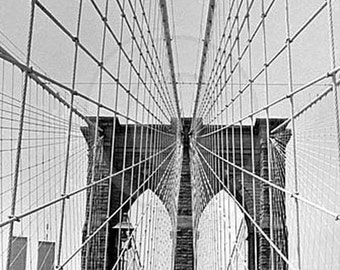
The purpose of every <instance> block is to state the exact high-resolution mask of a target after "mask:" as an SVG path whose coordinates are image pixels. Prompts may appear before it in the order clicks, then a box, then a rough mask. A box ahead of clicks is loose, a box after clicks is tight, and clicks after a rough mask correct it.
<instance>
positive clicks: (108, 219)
mask: <svg viewBox="0 0 340 270" xmlns="http://www.w3.org/2000/svg"><path fill="white" fill-rule="evenodd" d="M175 149H176V148H174V149H173V150H172V151H171V152H170V153H169V155H167V157H166V158H165V159H164V160H163V161H162V162H161V163H160V165H159V166H158V167H157V168H156V169H155V170H154V171H153V172H152V174H150V175H149V176H148V178H147V179H146V180H145V181H144V182H143V184H141V185H140V186H139V187H138V188H137V189H136V190H135V191H134V192H133V193H132V194H131V195H130V196H129V198H127V199H126V200H125V201H124V202H123V203H122V204H121V205H120V206H119V208H117V209H116V211H115V212H113V213H112V214H111V215H110V216H109V217H108V218H107V219H106V220H105V221H104V222H103V223H102V224H101V225H100V226H99V227H98V228H97V229H96V230H95V231H94V232H93V233H92V234H91V235H90V236H89V237H88V238H87V239H86V240H85V241H84V242H83V243H82V244H81V246H79V247H78V248H77V249H76V250H75V251H74V252H73V253H72V255H70V256H69V257H68V258H67V259H66V260H65V261H64V262H63V263H62V264H61V265H60V266H59V267H58V269H63V267H64V266H65V265H66V264H67V263H68V262H69V261H70V260H72V258H73V257H74V256H75V255H77V253H79V252H80V251H81V250H82V249H83V247H84V246H85V245H87V243H89V242H90V241H91V240H92V238H93V237H94V236H95V235H97V233H98V232H99V231H100V230H101V229H103V228H104V227H105V225H106V224H107V223H108V222H109V221H110V220H111V219H112V218H113V217H114V216H115V215H116V214H118V213H119V211H120V210H121V209H122V208H123V207H124V206H125V204H127V203H128V202H129V201H130V198H132V197H133V196H135V195H136V194H137V192H139V190H140V189H141V188H142V187H144V186H145V184H147V183H148V182H149V180H150V179H151V178H152V176H153V175H154V174H155V173H156V172H157V171H158V170H159V169H160V168H161V167H162V166H163V165H164V163H165V161H166V160H167V159H168V158H169V157H170V156H171V155H172V154H173V153H175ZM174 157H176V155H173V157H172V159H173V158H174ZM166 172H167V171H165V172H164V173H163V176H164V175H165V174H166ZM163 179H164V178H163V177H162V179H161V181H162V180H163ZM161 181H160V182H159V185H160V183H161Z"/></svg>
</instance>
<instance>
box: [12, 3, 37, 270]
mask: <svg viewBox="0 0 340 270" xmlns="http://www.w3.org/2000/svg"><path fill="white" fill-rule="evenodd" d="M34 15H35V1H34V0H31V12H30V23H29V30H28V42H27V56H26V67H27V68H28V69H27V71H26V72H25V81H24V87H23V90H22V96H21V106H20V122H19V132H18V141H17V148H16V149H17V150H16V157H15V169H14V182H13V189H12V202H11V216H15V210H16V198H17V191H18V182H19V167H20V158H21V146H22V137H23V131H24V118H25V107H26V96H27V89H28V77H29V66H30V62H31V49H32V40H33V24H34ZM13 230H14V222H11V223H10V226H9V233H8V249H7V264H6V269H7V270H10V267H11V253H12V238H13Z"/></svg>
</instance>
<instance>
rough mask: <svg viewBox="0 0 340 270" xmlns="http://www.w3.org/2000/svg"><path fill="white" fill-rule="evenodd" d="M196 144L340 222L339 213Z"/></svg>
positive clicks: (234, 166) (199, 144)
mask: <svg viewBox="0 0 340 270" xmlns="http://www.w3.org/2000/svg"><path fill="white" fill-rule="evenodd" d="M196 143H197V145H198V146H200V147H201V148H202V149H203V150H205V151H206V152H208V153H210V154H212V155H213V156H215V157H217V158H218V159H220V160H222V161H223V162H225V163H227V164H228V165H230V166H232V167H233V168H236V169H237V170H239V171H241V172H243V173H246V174H248V175H249V176H251V177H253V178H255V179H257V180H259V181H261V182H263V183H265V184H267V185H269V186H271V187H273V188H275V189H277V190H280V191H282V192H284V193H286V194H288V195H290V196H291V197H292V198H295V199H298V200H300V201H301V202H304V203H306V204H308V205H309V206H311V207H313V208H315V209H318V210H320V211H322V212H324V213H326V214H328V215H330V216H332V217H334V218H335V221H340V214H339V213H335V212H333V211H331V210H329V209H327V208H325V207H323V206H320V205H319V204H316V203H314V202H311V201H310V200H307V199H306V198H303V197H301V196H300V195H299V194H297V193H295V192H292V191H289V190H287V189H285V188H282V187H280V186H279V185H276V184H274V183H273V182H269V181H268V180H266V179H264V178H263V177H261V176H258V175H256V174H254V173H252V172H250V171H248V170H246V169H244V168H242V167H240V166H238V165H236V164H235V163H233V162H230V161H229V160H227V159H225V158H223V157H221V156H219V155H217V154H215V153H214V152H213V151H211V150H209V149H208V148H206V147H205V146H204V145H202V144H201V143H199V142H196Z"/></svg>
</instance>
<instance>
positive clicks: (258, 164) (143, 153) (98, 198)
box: [82, 117, 289, 270]
mask: <svg viewBox="0 0 340 270" xmlns="http://www.w3.org/2000/svg"><path fill="white" fill-rule="evenodd" d="M92 120H94V118H93V119H92ZM282 122H283V120H282V119H271V121H270V129H272V128H274V127H276V126H278V125H279V124H280V123H282ZM182 123H183V131H182V144H183V151H182V153H183V159H182V173H181V176H180V189H179V194H175V193H171V192H170V193H169V194H170V196H168V197H167V198H166V199H165V198H163V197H161V196H160V194H159V192H158V191H157V190H155V187H156V186H157V177H154V179H153V180H152V184H150V185H148V186H145V188H143V191H145V189H150V190H152V191H154V192H155V194H156V195H157V196H160V199H161V201H162V202H163V204H164V206H165V207H166V209H167V210H168V213H169V215H170V218H171V220H172V222H173V226H174V228H173V230H174V231H176V232H177V233H176V238H174V239H173V245H174V255H175V258H174V269H175V270H182V269H183V270H184V269H186V270H188V269H195V263H194V262H195V258H194V246H195V243H194V238H195V237H194V234H195V233H196V230H197V228H198V223H199V218H200V216H201V214H202V212H203V211H204V207H205V206H206V205H207V204H208V203H209V200H211V199H212V198H211V196H209V195H208V191H207V190H205V188H204V187H203V186H202V184H201V183H199V182H193V181H192V179H191V175H190V159H191V158H193V155H195V153H194V151H192V149H190V137H191V136H194V135H192V134H189V127H190V123H191V119H188V118H187V119H182ZM114 126H115V127H114ZM99 127H100V128H101V131H100V141H99V142H98V145H97V149H100V151H99V152H98V153H99V154H98V157H96V158H95V159H94V160H95V162H96V164H95V176H94V178H93V179H94V181H98V180H99V179H102V178H104V177H106V176H108V175H110V172H111V173H115V172H119V171H120V170H122V168H123V155H124V142H125V144H126V152H125V155H126V156H127V157H128V158H127V159H126V160H130V161H131V162H132V161H134V162H138V161H140V160H144V159H145V157H147V156H149V155H150V154H152V153H151V152H152V151H155V152H157V151H159V149H158V150H153V149H155V147H153V146H151V145H150V144H151V143H152V142H151V140H150V138H151V136H152V134H151V133H152V131H150V130H152V129H148V128H146V127H135V126H132V125H131V126H127V129H126V126H124V125H121V124H120V123H119V122H118V120H117V121H116V123H114V122H113V118H111V117H102V118H100V121H99ZM157 128H158V129H161V130H163V131H164V133H165V134H166V133H169V134H173V135H174V136H168V137H167V139H165V140H163V145H161V146H160V148H162V149H165V148H166V147H168V146H169V145H171V144H172V143H175V140H176V136H175V135H176V128H175V124H173V125H169V126H162V127H159V126H158V127H157ZM217 128H218V127H217ZM113 130H115V134H113ZM82 132H83V134H84V137H85V138H86V141H87V143H88V146H89V173H88V183H90V182H91V179H92V174H91V170H90V168H92V161H93V156H92V155H93V151H92V149H93V144H94V142H93V138H94V130H93V129H92V128H90V127H84V128H83V129H82ZM240 132H241V130H240V127H239V126H234V127H230V128H228V129H227V132H225V131H224V133H223V134H222V135H221V136H220V138H222V140H223V141H224V142H223V144H222V142H219V143H220V144H221V145H222V146H224V148H223V157H224V158H225V159H229V160H231V159H232V157H233V156H234V158H235V164H236V165H238V166H240V165H241V153H240V149H241V145H240V141H241V140H240V136H242V138H243V140H242V141H243V163H242V164H243V168H244V169H246V170H249V171H251V170H252V165H251V164H252V162H251V161H252V157H251V153H252V151H251V132H253V138H254V148H255V151H254V153H255V173H256V174H257V175H259V176H261V177H263V178H264V179H268V155H267V147H268V146H267V137H266V121H265V120H264V119H258V120H257V121H256V123H255V125H254V127H253V128H251V127H250V126H243V127H242V134H240ZM232 134H234V135H233V136H234V140H235V141H234V148H233V149H234V150H235V153H233V149H232V148H231V145H232V142H231V138H232ZM287 134H289V132H288V131H284V137H285V138H288V139H289V136H287ZM113 136H114V140H113V139H112V138H113ZM125 136H127V140H125ZM288 139H287V140H286V141H285V143H287V141H288ZM227 140H229V143H227ZM112 142H114V151H113V160H112V159H111V158H112V149H113V148H112ZM200 143H202V144H204V145H205V146H206V147H207V148H209V149H211V150H212V151H214V150H216V149H214V147H216V144H215V145H209V142H208V141H204V139H201V140H200ZM136 145H141V147H137V148H138V149H140V151H139V150H138V151H136V150H133V149H137V148H136V147H135V148H134V146H136ZM221 145H219V147H220V148H219V149H221ZM227 145H229V149H227ZM98 146H99V147H98ZM169 151H170V150H169ZM169 151H164V152H163V153H162V154H161V159H165V158H166V156H167V155H168V154H169ZM168 162H169V161H166V162H165V163H164V164H165V167H166V164H167V163H168ZM111 166H112V167H111ZM129 166H131V163H130V164H125V168H127V167H129ZM151 166H152V162H146V163H145V164H143V166H142V169H141V170H133V169H131V170H127V171H126V172H125V173H124V176H123V177H124V181H123V183H124V190H130V192H128V193H127V194H124V198H123V200H124V201H125V199H126V198H128V197H129V196H130V194H133V193H134V192H135V191H136V188H137V183H138V181H139V183H141V182H140V181H143V180H145V179H146V178H147V177H148V174H149V173H150V170H149V168H151ZM110 167H111V168H110ZM161 170H163V171H164V169H161ZM278 170H282V168H275V167H274V168H272V181H274V182H275V181H276V182H275V183H276V184H278V185H281V186H284V183H282V181H281V182H278V181H279V180H278V179H279V178H278V177H275V175H277V174H280V173H282V172H279V171H278ZM242 177H244V183H245V186H244V188H243V191H242V181H241V179H242ZM121 179H122V174H117V175H114V176H113V177H112V179H111V180H112V181H111V185H110V184H109V181H103V182H101V183H100V184H98V185H96V186H95V188H93V190H92V195H90V193H88V197H87V207H86V221H85V224H84V230H83V240H84V241H85V240H86V238H87V235H88V234H89V233H91V232H93V231H94V230H96V229H97V228H98V226H99V225H100V224H101V223H102V222H103V221H104V220H105V219H106V218H107V217H108V216H110V214H112V213H114V212H115V211H117V209H118V208H119V207H120V190H121V183H122V181H121ZM210 181H211V183H213V179H210ZM224 183H225V185H226V186H227V187H228V188H229V190H230V192H231V193H232V194H233V195H235V196H236V198H237V200H238V201H239V202H242V201H244V202H245V208H246V210H247V212H248V213H249V214H250V216H251V217H252V218H254V219H256V222H257V223H258V224H260V226H261V229H262V230H263V231H264V232H266V233H268V234H269V231H270V222H269V188H268V185H267V184H264V183H262V182H260V181H255V198H253V192H252V190H253V179H252V177H249V176H248V175H247V174H243V176H242V173H241V172H240V171H239V170H233V169H232V167H231V166H227V171H226V174H225V179H224ZM177 184H178V183H167V185H168V186H167V187H164V188H167V189H169V190H172V189H174V185H177ZM234 184H235V185H236V186H235V187H234ZM215 187H216V188H215V189H214V193H215V194H217V193H218V192H219V191H220V187H219V186H215ZM193 189H195V190H196V191H197V190H200V193H199V194H200V196H201V197H202V198H201V199H202V200H201V204H202V205H203V207H202V208H201V212H200V213H196V214H195V219H193V215H192V209H193V208H194V205H192V204H193V202H192V201H191V198H192V196H191V194H192V190H193ZM109 192H110V193H111V201H110V202H108V194H109ZM234 192H236V194H234ZM140 194H141V192H137V193H136V194H135V196H133V198H132V199H131V201H130V202H129V203H127V204H126V205H124V206H123V212H127V211H128V209H129V207H130V206H131V205H132V203H133V202H134V201H135V200H136V199H137V198H138V196H139V195H140ZM242 194H244V198H243V197H242ZM276 195H279V196H276V197H275V200H281V201H280V202H279V203H281V204H283V205H284V196H283V194H276ZM196 201H199V200H196ZM177 202H178V205H177ZM203 202H205V203H203ZM254 202H255V206H254ZM254 209H256V215H254ZM275 211H281V212H282V211H285V209H282V208H280V209H274V212H275ZM277 216H283V217H285V213H280V215H277ZM118 217H119V215H116V216H115V217H114V218H113V219H112V220H111V221H110V226H109V228H112V227H113V226H114V225H115V224H117V223H118V221H119V220H118ZM246 221H247V227H248V238H247V241H248V268H249V269H255V264H254V261H255V249H256V250H258V253H257V261H258V269H260V270H267V269H268V270H269V269H270V263H271V260H270V253H271V250H270V245H269V243H268V242H267V241H266V240H265V239H264V238H263V237H262V235H261V234H260V233H258V232H257V234H255V233H254V228H253V226H251V222H250V220H249V219H246ZM274 224H281V225H280V226H278V225H277V226H278V227H275V228H273V232H274V236H275V239H274V241H275V243H276V244H277V245H278V246H279V247H280V249H281V250H282V251H283V253H284V254H286V255H287V230H286V226H285V220H283V221H282V220H280V222H274ZM176 225H177V227H175V226H176ZM108 233H109V239H108V242H106V240H105V234H106V231H105V230H101V231H100V233H99V234H98V235H97V237H96V238H95V239H94V240H93V241H92V242H91V243H95V244H90V245H89V247H88V248H87V249H85V248H84V249H83V250H82V269H87V270H92V269H111V268H112V266H113V264H114V262H115V261H116V258H117V254H118V252H117V247H116V244H115V239H116V238H117V235H116V234H117V232H115V231H114V230H112V229H109V232H108ZM254 238H256V240H257V241H256V242H257V247H255V246H254V243H255V241H254ZM106 250H107V254H108V256H107V261H106V265H104V257H105V252H106ZM274 264H275V269H277V270H285V266H284V264H283V263H282V262H281V261H280V260H279V259H278V257H277V256H274Z"/></svg>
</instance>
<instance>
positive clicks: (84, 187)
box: [0, 142, 176, 228]
mask: <svg viewBox="0 0 340 270" xmlns="http://www.w3.org/2000/svg"><path fill="white" fill-rule="evenodd" d="M175 145H176V142H174V143H172V144H171V145H169V146H168V147H166V148H165V149H163V150H162V151H159V152H158V153H156V154H154V155H151V156H149V157H147V158H146V159H144V160H142V161H139V162H137V163H136V164H133V165H131V166H129V167H126V168H125V169H124V170H120V171H119V172H116V173H113V174H111V175H108V176H106V177H104V178H102V179H99V180H98V181H96V182H94V183H92V184H89V185H86V186H83V187H81V188H79V189H77V190H74V191H72V192H69V193H67V194H62V195H61V196H60V197H59V198H56V199H54V200H52V201H50V202H47V203H45V204H43V205H40V206H38V207H36V208H34V209H31V210H29V211H27V212H24V213H21V214H19V215H16V216H13V217H9V218H8V220H6V221H2V222H1V223H0V228H1V227H4V226H6V225H8V224H10V223H13V222H14V221H20V219H22V218H24V217H26V216H29V215H31V214H33V213H36V212H38V211H40V210H42V209H45V208H47V207H49V206H51V205H54V204H56V203H58V202H60V201H63V200H66V199H69V198H70V197H72V196H74V195H76V194H78V193H80V192H82V191H85V190H87V189H89V188H92V187H94V186H96V185H98V184H100V183H102V182H104V181H107V180H109V179H110V178H113V177H116V176H118V175H120V174H122V173H123V172H125V171H128V170H130V169H132V168H134V167H136V166H139V165H141V164H143V163H145V162H147V161H148V160H150V159H152V158H154V157H155V156H158V155H160V154H162V153H164V152H166V151H168V150H169V149H170V148H171V147H174V146H175ZM175 149H176V148H175V147H174V149H172V150H171V152H170V153H169V155H170V154H172V153H173V152H174V150H175ZM169 155H168V156H169Z"/></svg>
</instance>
